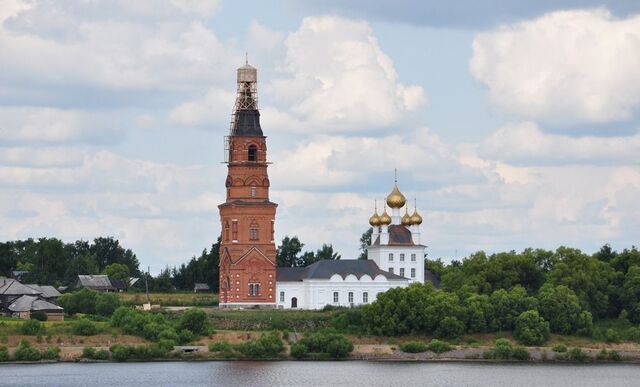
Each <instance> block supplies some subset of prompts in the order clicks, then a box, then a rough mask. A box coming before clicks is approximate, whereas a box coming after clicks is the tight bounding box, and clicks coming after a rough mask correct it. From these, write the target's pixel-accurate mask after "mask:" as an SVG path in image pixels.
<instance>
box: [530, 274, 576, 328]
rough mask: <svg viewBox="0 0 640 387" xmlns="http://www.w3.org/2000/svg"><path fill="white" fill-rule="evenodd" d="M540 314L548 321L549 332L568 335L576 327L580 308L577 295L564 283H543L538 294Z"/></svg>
mask: <svg viewBox="0 0 640 387" xmlns="http://www.w3.org/2000/svg"><path fill="white" fill-rule="evenodd" d="M538 302H539V310H540V315H541V316H542V317H543V318H544V319H545V320H547V321H548V322H549V328H550V329H551V332H554V333H560V334H563V335H568V334H571V333H575V332H576V330H577V329H578V318H579V315H580V312H581V311H582V308H581V307H580V302H579V300H578V297H577V296H576V294H575V293H574V292H573V290H571V289H569V288H568V287H566V286H564V285H559V286H553V285H552V284H549V283H548V284H545V285H544V286H543V287H542V288H541V289H540V293H539V294H538Z"/></svg>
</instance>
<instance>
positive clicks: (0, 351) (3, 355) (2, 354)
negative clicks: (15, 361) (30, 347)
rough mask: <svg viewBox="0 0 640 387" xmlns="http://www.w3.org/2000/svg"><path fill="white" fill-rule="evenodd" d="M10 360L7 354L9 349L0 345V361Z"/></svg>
mask: <svg viewBox="0 0 640 387" xmlns="http://www.w3.org/2000/svg"><path fill="white" fill-rule="evenodd" d="M9 360H11V356H9V350H8V349H7V347H5V346H4V345H3V346H0V362H3V361H9Z"/></svg>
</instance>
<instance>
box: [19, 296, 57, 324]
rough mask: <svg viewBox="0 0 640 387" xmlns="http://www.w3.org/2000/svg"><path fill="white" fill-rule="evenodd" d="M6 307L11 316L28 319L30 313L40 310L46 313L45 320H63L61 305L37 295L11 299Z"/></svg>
mask: <svg viewBox="0 0 640 387" xmlns="http://www.w3.org/2000/svg"><path fill="white" fill-rule="evenodd" d="M7 309H8V310H9V312H10V314H11V316H13V317H19V318H21V319H29V318H31V314H32V313H34V312H42V313H44V314H46V315H47V320H53V321H63V320H64V309H63V308H62V307H60V306H58V305H55V304H52V303H50V302H48V301H45V300H43V299H41V298H39V297H37V296H26V295H25V296H21V297H19V298H17V299H16V300H15V301H13V302H12V303H11V305H9V307H8V308H7Z"/></svg>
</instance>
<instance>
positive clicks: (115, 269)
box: [104, 263, 129, 281]
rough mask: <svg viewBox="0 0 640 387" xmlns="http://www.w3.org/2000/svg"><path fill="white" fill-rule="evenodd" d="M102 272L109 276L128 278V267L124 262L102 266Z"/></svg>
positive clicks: (126, 279) (121, 278)
mask: <svg viewBox="0 0 640 387" xmlns="http://www.w3.org/2000/svg"><path fill="white" fill-rule="evenodd" d="M104 274H106V275H107V276H109V278H114V279H120V280H125V281H128V280H129V267H128V266H127V265H125V264H124V263H112V264H111V265H107V267H105V268H104Z"/></svg>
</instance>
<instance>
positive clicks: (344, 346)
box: [299, 332, 353, 359]
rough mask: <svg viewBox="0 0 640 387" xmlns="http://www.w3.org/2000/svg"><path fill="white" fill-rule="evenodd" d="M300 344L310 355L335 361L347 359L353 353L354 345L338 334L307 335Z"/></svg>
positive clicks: (320, 333) (318, 333)
mask: <svg viewBox="0 0 640 387" xmlns="http://www.w3.org/2000/svg"><path fill="white" fill-rule="evenodd" d="M299 343H301V344H303V345H304V346H305V347H306V348H307V351H308V352H309V353H313V354H316V355H320V356H321V357H330V358H333V359H342V358H345V357H347V356H349V354H350V353H351V352H352V351H353V343H352V342H351V341H350V340H349V339H347V338H346V337H345V336H343V335H341V334H338V333H331V332H317V333H312V334H309V335H305V337H304V338H303V339H302V340H300V341H299Z"/></svg>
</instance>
